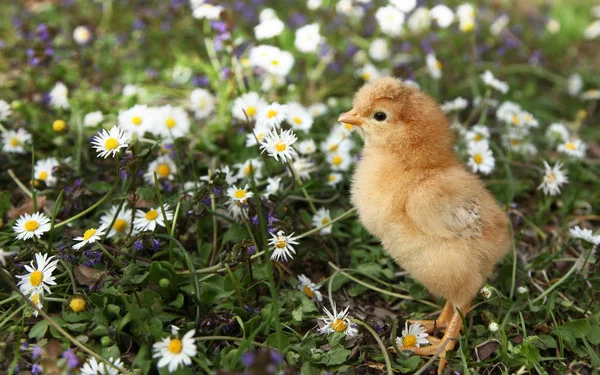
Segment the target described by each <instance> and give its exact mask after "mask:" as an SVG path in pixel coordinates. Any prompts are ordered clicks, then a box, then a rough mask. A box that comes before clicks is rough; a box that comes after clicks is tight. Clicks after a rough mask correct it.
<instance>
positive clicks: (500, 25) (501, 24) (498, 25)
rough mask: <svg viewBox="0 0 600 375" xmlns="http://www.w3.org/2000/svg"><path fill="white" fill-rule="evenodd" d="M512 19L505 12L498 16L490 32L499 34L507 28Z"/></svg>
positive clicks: (495, 34)
mask: <svg viewBox="0 0 600 375" xmlns="http://www.w3.org/2000/svg"><path fill="white" fill-rule="evenodd" d="M509 21H510V18H509V17H508V16H507V15H506V14H503V15H501V16H500V17H498V18H497V19H496V20H495V21H494V22H492V24H491V25H490V32H491V33H492V35H494V36H498V35H500V34H501V33H502V31H503V30H504V29H505V28H506V26H507V25H508V22H509Z"/></svg>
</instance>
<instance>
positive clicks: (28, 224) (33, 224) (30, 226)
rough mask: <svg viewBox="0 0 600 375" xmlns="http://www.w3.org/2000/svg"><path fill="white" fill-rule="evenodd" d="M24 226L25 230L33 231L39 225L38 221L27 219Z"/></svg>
mask: <svg viewBox="0 0 600 375" xmlns="http://www.w3.org/2000/svg"><path fill="white" fill-rule="evenodd" d="M24 226H25V230H26V231H28V232H33V231H34V230H36V229H38V228H39V227H40V223H38V222H37V221H35V220H27V222H26V223H25V225H24Z"/></svg>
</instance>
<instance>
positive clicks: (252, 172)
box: [233, 158, 263, 180]
mask: <svg viewBox="0 0 600 375" xmlns="http://www.w3.org/2000/svg"><path fill="white" fill-rule="evenodd" d="M233 166H234V167H235V168H237V169H238V173H237V176H236V177H237V179H240V178H241V179H245V178H250V176H254V179H255V180H260V179H261V178H262V169H263V162H262V160H261V159H260V158H254V159H248V160H246V161H245V162H243V163H237V164H234V165H233Z"/></svg>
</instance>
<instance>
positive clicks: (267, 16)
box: [258, 8, 277, 22]
mask: <svg viewBox="0 0 600 375" xmlns="http://www.w3.org/2000/svg"><path fill="white" fill-rule="evenodd" d="M275 19H277V13H276V12H275V9H273V8H265V9H263V10H261V11H260V13H259V14H258V20H259V21H260V22H265V21H270V20H275Z"/></svg>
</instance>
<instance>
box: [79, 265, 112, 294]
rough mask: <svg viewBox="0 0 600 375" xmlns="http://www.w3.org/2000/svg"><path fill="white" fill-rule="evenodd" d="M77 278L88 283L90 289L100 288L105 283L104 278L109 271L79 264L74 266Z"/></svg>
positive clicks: (84, 283)
mask: <svg viewBox="0 0 600 375" xmlns="http://www.w3.org/2000/svg"><path fill="white" fill-rule="evenodd" d="M73 273H74V275H75V279H76V280H77V282H78V283H80V284H82V285H87V286H89V287H90V289H99V288H101V287H102V284H104V279H105V278H106V276H108V272H106V271H99V270H96V269H93V268H90V267H86V266H82V265H77V266H75V267H74V268H73Z"/></svg>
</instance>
